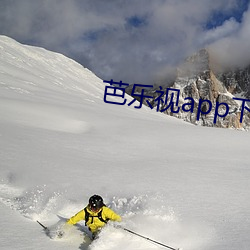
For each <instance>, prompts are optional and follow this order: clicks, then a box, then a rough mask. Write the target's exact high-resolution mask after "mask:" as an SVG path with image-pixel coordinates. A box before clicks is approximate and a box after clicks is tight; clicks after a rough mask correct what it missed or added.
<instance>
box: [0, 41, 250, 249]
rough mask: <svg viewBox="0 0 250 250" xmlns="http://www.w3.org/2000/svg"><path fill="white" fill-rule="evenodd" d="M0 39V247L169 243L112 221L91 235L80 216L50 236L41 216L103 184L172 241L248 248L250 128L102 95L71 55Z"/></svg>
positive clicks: (65, 210)
mask: <svg viewBox="0 0 250 250" xmlns="http://www.w3.org/2000/svg"><path fill="white" fill-rule="evenodd" d="M0 46H1V49H0V157H1V162H0V212H1V214H2V218H1V225H0V229H1V236H0V248H1V249H5V250H9V249H11V250H13V249H20V250H22V249H25V250H26V249H60V250H63V249H65V250H66V249H67V250H69V249H72V250H73V249H82V250H87V249H88V250H108V249H109V250H116V249H121V250H131V249H134V250H137V249H144V250H153V249H159V250H160V249H162V248H160V247H159V246H156V245H154V244H152V243H150V242H147V241H145V240H143V239H140V238H137V237H136V236H133V235H130V234H128V233H126V232H125V231H122V230H119V229H115V228H114V227H112V225H108V226H107V227H106V228H105V229H104V230H103V231H102V233H101V234H100V237H99V238H98V239H97V240H96V241H95V242H93V243H91V242H90V241H89V240H88V238H87V237H86V235H85V233H84V230H85V231H86V228H85V227H84V222H82V223H80V224H79V225H77V226H75V227H73V228H72V229H71V230H69V231H67V233H66V234H65V237H64V238H63V239H61V240H56V239H54V240H51V239H49V238H48V237H47V236H46V235H45V234H44V232H43V231H42V228H41V227H40V226H39V225H38V224H37V223H36V220H37V219H38V220H39V221H41V222H43V223H44V224H45V225H47V226H49V227H50V228H51V227H53V226H54V225H55V223H56V222H58V220H59V218H58V216H57V215H60V216H62V217H65V218H69V217H70V216H72V215H73V214H75V213H76V212H78V211H79V210H80V209H82V208H84V206H85V205H86V204H87V202H88V198H89V196H90V195H92V194H95V193H97V194H100V195H102V196H103V198H104V201H105V203H106V205H107V206H109V207H111V208H112V209H114V210H115V211H116V212H117V213H118V214H120V215H121V216H122V218H123V222H122V225H123V226H125V227H126V228H129V229H131V230H133V231H135V232H137V233H139V234H142V235H145V236H147V237H150V238H152V239H154V240H157V241H159V242H162V243H164V244H167V245H170V246H173V247H182V248H183V249H184V250H200V249H202V250H212V249H220V250H234V249H238V248H240V249H243V250H248V249H249V245H250V241H249V223H248V218H250V216H249V211H250V203H249V199H248V197H249V190H250V189H249V187H250V184H249V178H250V173H249V154H248V148H249V139H250V138H249V136H250V135H249V133H244V132H242V131H235V130H222V129H211V128H204V127H198V126H192V125H190V124H188V123H186V122H183V121H181V120H178V119H176V118H173V117H169V116H166V115H164V114H161V113H159V112H158V113H156V112H155V111H154V110H150V109H149V108H147V107H144V108H142V109H139V110H138V109H134V108H133V107H128V106H126V105H124V106H122V105H112V104H106V103H104V101H103V94H104V88H105V85H103V82H102V80H101V79H99V78H97V77H96V76H95V75H94V74H93V73H91V72H90V71H89V70H87V69H85V68H83V67H82V66H81V65H79V64H77V63H75V62H73V61H72V60H71V59H69V58H66V57H64V56H62V55H59V54H57V53H53V52H49V51H47V50H44V49H41V48H36V47H30V46H24V45H21V44H19V43H17V42H16V41H14V40H12V39H10V38H7V37H0ZM126 98H127V99H129V97H128V96H126ZM130 100H132V98H131V99H130ZM62 222H63V221H62Z"/></svg>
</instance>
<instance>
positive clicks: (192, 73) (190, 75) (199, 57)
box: [144, 49, 250, 130]
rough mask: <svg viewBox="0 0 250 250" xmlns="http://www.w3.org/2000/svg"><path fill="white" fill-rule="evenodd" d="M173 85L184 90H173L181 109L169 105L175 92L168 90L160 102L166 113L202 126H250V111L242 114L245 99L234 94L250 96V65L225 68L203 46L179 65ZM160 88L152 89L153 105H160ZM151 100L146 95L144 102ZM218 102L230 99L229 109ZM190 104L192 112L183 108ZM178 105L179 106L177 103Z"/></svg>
mask: <svg viewBox="0 0 250 250" xmlns="http://www.w3.org/2000/svg"><path fill="white" fill-rule="evenodd" d="M169 87H170V88H173V89H175V90H179V91H180V92H179V96H177V95H178V94H177V92H176V91H174V92H175V93H174V92H172V93H173V96H174V97H173V100H172V101H174V102H176V100H177V99H178V101H179V102H178V106H179V107H180V109H179V112H174V111H173V110H174V109H173V110H171V108H170V107H169V108H168V109H166V108H167V107H168V105H169V103H170V101H171V95H170V94H169V95H168V96H167V93H166V92H165V94H164V95H163V96H162V100H163V101H162V102H161V103H160V110H164V109H166V110H165V111H163V113H165V114H167V115H171V116H174V117H177V118H180V119H182V120H184V121H187V122H190V123H193V124H196V125H201V126H208V127H221V128H234V129H243V130H248V129H249V127H250V112H247V111H246V110H245V111H244V114H243V116H242V117H241V112H242V101H240V100H235V99H233V98H237V97H238V98H239V97H240V98H244V99H247V98H248V99H250V98H249V96H250V67H247V68H245V69H236V70H227V71H223V72H221V71H219V70H218V68H216V67H215V65H214V64H213V60H212V58H211V55H210V53H209V51H208V50H206V49H202V50H200V51H198V52H197V53H195V54H194V55H192V56H190V57H188V58H187V59H186V60H185V62H184V63H182V64H181V65H180V66H179V67H178V69H177V76H176V79H175V80H174V82H173V83H172V84H170V86H169V85H168V88H169ZM157 90H158V91H159V89H154V93H153V92H152V91H151V94H152V96H154V98H153V101H151V104H152V106H153V107H156V106H157V101H158V100H159V95H157V94H155V93H156V91H157ZM191 99H192V100H193V101H192V100H191ZM190 100H191V101H190ZM204 100H208V101H209V102H210V103H211V104H209V102H206V101H204ZM147 101H149V99H145V100H144V104H146V105H147ZM201 101H202V102H201ZM191 103H192V109H191V108H190V107H191ZM216 103H226V104H227V105H228V110H227V107H226V105H218V104H217V105H218V106H216ZM185 104H186V105H185ZM188 104H189V106H190V107H189V110H191V111H189V112H187V110H188V109H187V108H185V111H184V110H183V109H182V108H181V107H183V105H185V106H186V107H187V106H188ZM199 105H200V106H199ZM216 107H218V108H216ZM210 108H211V110H210ZM175 109H176V110H177V107H176V108H175ZM199 111H201V112H199ZM197 113H200V115H199V114H198V115H197ZM206 113H207V114H206ZM215 113H217V114H219V115H220V116H221V117H220V116H216V118H217V119H216V121H215V120H214V118H215ZM224 115H225V116H224ZM198 116H199V117H198ZM198 118H199V119H198ZM241 119H242V122H241Z"/></svg>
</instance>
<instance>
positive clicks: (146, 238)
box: [122, 228, 180, 250]
mask: <svg viewBox="0 0 250 250" xmlns="http://www.w3.org/2000/svg"><path fill="white" fill-rule="evenodd" d="M122 229H123V230H125V231H127V232H129V233H131V234H134V235H137V236H139V237H141V238H143V239H145V240H148V241H151V242H154V243H156V244H158V245H161V246H163V247H166V248H169V249H171V250H180V248H173V247H170V246H167V245H165V244H162V243H160V242H158V241H155V240H152V239H150V238H148V237H145V236H143V235H141V234H138V233H135V232H133V231H131V230H129V229H127V228H122Z"/></svg>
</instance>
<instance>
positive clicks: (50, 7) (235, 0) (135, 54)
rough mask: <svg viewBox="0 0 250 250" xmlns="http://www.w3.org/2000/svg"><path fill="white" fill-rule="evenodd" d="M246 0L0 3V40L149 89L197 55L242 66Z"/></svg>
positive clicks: (249, 26) (248, 33) (247, 42)
mask: <svg viewBox="0 0 250 250" xmlns="http://www.w3.org/2000/svg"><path fill="white" fill-rule="evenodd" d="M249 1H250V0H0V34H4V35H7V36H10V37H12V38H14V39H16V40H17V41H19V42H22V43H26V44H31V45H37V46H41V47H45V48H47V49H50V50H53V51H57V52H61V53H63V54H65V55H67V56H69V57H71V58H73V59H75V60H77V61H78V62H80V63H81V64H83V66H85V67H87V68H89V69H90V70H92V71H93V72H94V73H95V74H97V75H98V76H99V77H101V78H102V79H106V80H110V79H111V78H113V79H114V80H117V81H120V80H122V81H124V82H128V83H131V84H132V83H141V84H149V83H152V82H154V81H156V80H158V79H161V78H164V77H165V76H166V73H167V72H168V70H169V68H170V69H171V68H172V67H174V66H175V65H177V64H178V63H179V62H180V61H181V60H182V59H183V58H186V57H187V56H189V55H191V54H192V53H193V52H195V51H197V50H198V49H200V48H204V47H208V46H210V47H212V48H213V52H214V54H216V55H217V56H218V59H219V60H221V61H223V62H224V63H232V62H233V63H235V62H237V63H249V62H250V8H248V5H249Z"/></svg>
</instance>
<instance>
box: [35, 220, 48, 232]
mask: <svg viewBox="0 0 250 250" xmlns="http://www.w3.org/2000/svg"><path fill="white" fill-rule="evenodd" d="M36 222H37V223H38V224H39V225H40V226H42V227H43V229H44V230H45V231H46V230H48V228H47V227H45V226H44V225H43V224H42V223H41V222H39V221H38V220H37V221H36Z"/></svg>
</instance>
